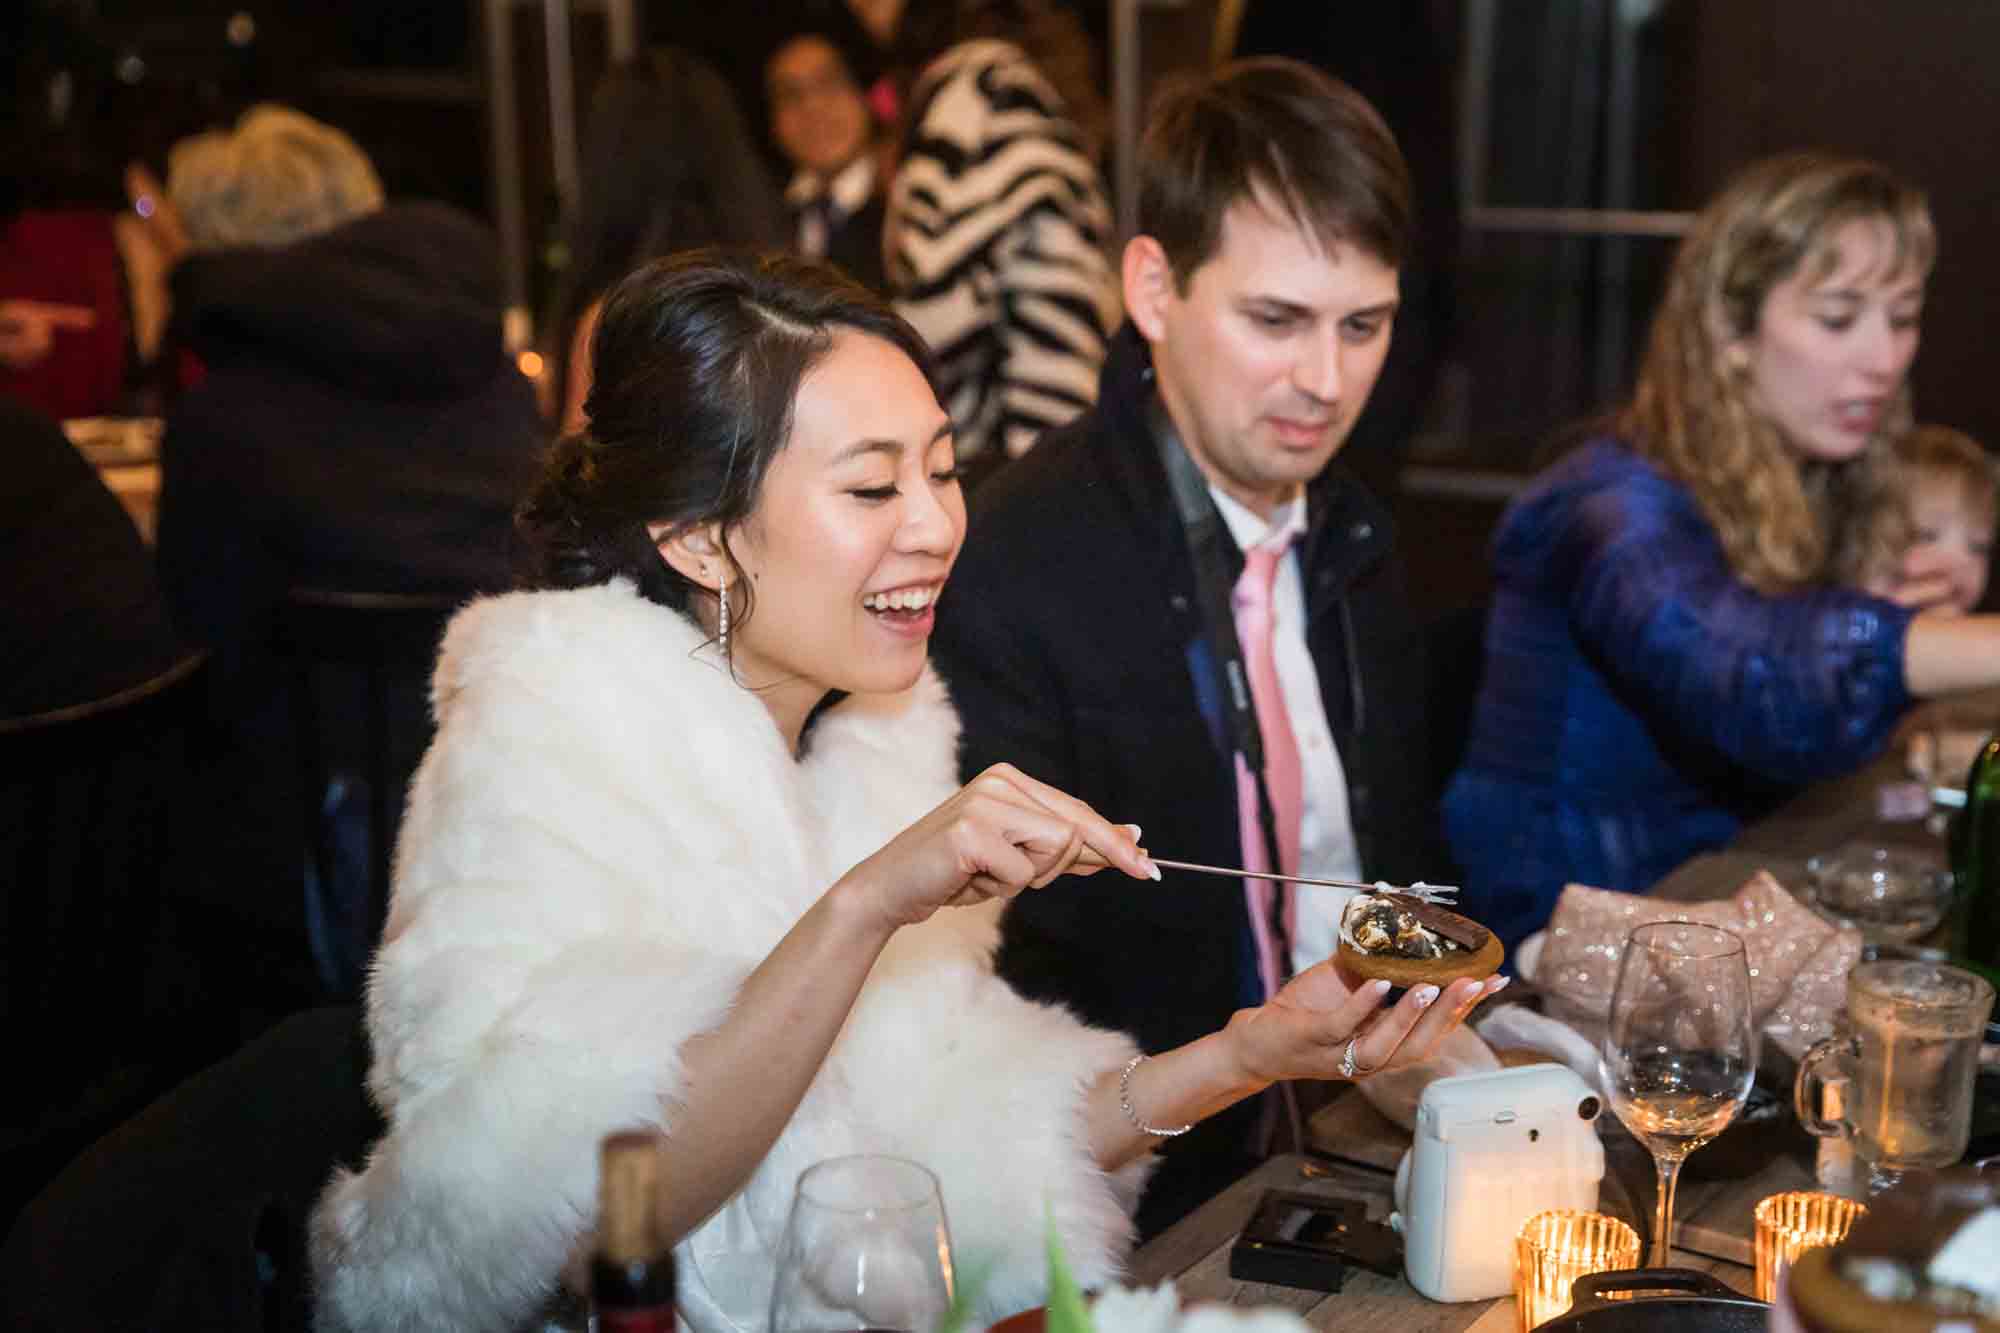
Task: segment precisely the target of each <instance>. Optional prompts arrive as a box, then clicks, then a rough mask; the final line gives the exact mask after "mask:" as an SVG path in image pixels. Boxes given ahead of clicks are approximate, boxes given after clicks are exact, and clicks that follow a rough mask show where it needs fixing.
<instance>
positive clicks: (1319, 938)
mask: <svg viewBox="0 0 2000 1333" xmlns="http://www.w3.org/2000/svg"><path fill="white" fill-rule="evenodd" d="M1208 493H1209V494H1210V495H1212V496H1214V497H1215V507H1216V508H1217V509H1219V510H1220V511H1221V512H1222V521H1223V522H1224V523H1226V524H1228V525H1229V535H1230V536H1232V537H1234V538H1235V539H1236V545H1237V546H1238V548H1240V549H1242V550H1245V551H1248V550H1250V549H1252V548H1253V547H1257V546H1262V545H1264V544H1265V543H1266V542H1271V541H1290V542H1291V550H1290V552H1288V553H1287V555H1286V557H1285V559H1284V560H1282V561H1281V562H1279V564H1278V575H1277V580H1276V582H1275V583H1274V585H1273V586H1272V589H1271V617H1272V627H1271V656H1272V659H1273V662H1274V665H1275V666H1276V667H1277V671H1278V688H1279V689H1280V690H1282V691H1283V692H1284V695H1285V716H1286V717H1287V718H1289V719H1290V720H1291V724H1292V737H1293V739H1294V740H1295V741H1297V743H1298V747H1299V788H1300V793H1301V804H1302V805H1303V806H1304V810H1303V811H1302V813H1301V817H1300V820H1299V865H1298V873H1299V874H1301V875H1312V876H1315V877H1317V878H1321V879H1352V880H1358V879H1360V878H1361V853H1360V849H1359V848H1358V847H1356V846H1355V842H1354V817H1353V815H1352V813H1351V812H1350V811H1349V810H1348V808H1347V771H1346V770H1345V769H1343V768H1342V767H1341V764H1340V751H1339V750H1338V749H1337V748H1335V746H1334V743H1333V730H1332V728H1330V727H1329V726H1327V722H1326V709H1325V708H1324V707H1322V706H1321V703H1320V696H1319V673H1318V671H1317V670H1316V669H1315V668H1314V666H1313V660H1312V651H1311V650H1310V649H1309V648H1308V647H1307V646H1306V598H1305V579H1304V577H1303V576H1302V575H1301V574H1300V572H1299V541H1298V539H1299V538H1300V537H1303V536H1304V534H1305V530H1306V497H1305V495H1304V493H1303V492H1302V493H1300V494H1298V495H1295V496H1293V497H1292V498H1291V499H1290V500H1288V501H1286V502H1285V503H1284V504H1282V505H1279V506H1278V508H1277V510H1276V511H1275V512H1274V513H1273V514H1272V515H1271V520H1270V521H1269V522H1268V523H1267V522H1265V521H1264V519H1263V518H1262V517H1260V516H1259V515H1258V514H1256V513H1255V512H1253V511H1252V510H1251V509H1250V508H1249V507H1248V506H1246V505H1244V504H1243V503H1241V502H1240V501H1238V500H1236V499H1235V498H1233V497H1231V496H1229V495H1225V494H1224V493H1223V492H1222V491H1220V490H1217V489H1216V488H1215V487H1213V486H1211V487H1209V488H1208ZM1295 892H1296V895H1297V896H1296V906H1295V909H1294V910H1295V917H1294V923H1295V924H1294V927H1293V931H1292V971H1293V972H1295V973H1297V972H1303V971H1305V970H1306V969H1307V968H1309V967H1311V966H1312V965H1313V964H1314V963H1317V962H1319V961H1320V960H1321V959H1323V958H1326V957H1328V956H1330V955H1331V954H1332V953H1333V951H1334V949H1335V948H1336V947H1337V946H1338V945H1339V943H1340V912H1341V909H1342V908H1343V907H1345V906H1346V905H1347V902H1348V899H1350V898H1351V897H1353V896H1354V895H1353V894H1352V893H1350V892H1349V891H1347V890H1344V889H1328V888H1305V887H1299V888H1297V889H1296V890H1295Z"/></svg>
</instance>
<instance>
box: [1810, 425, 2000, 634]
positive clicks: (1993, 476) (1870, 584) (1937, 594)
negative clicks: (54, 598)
mask: <svg viewBox="0 0 2000 1333" xmlns="http://www.w3.org/2000/svg"><path fill="white" fill-rule="evenodd" d="M1894 452H1895V456H1896V461H1897V462H1898V463H1899V464H1901V466H1900V467H1899V468H1897V469H1896V470H1895V471H1894V472H1893V473H1891V474H1890V475H1889V476H1887V477H1886V478H1884V479H1883V484H1880V485H1878V486H1876V487H1875V488H1874V490H1873V491H1872V493H1870V494H1868V495H1866V496H1864V497H1861V498H1860V500H1859V502H1858V503H1857V507H1856V510H1855V514H1854V519H1853V521H1852V522H1851V523H1850V524H1849V525H1848V531H1847V533H1845V534H1844V535H1843V539H1842V549H1841V551H1840V553H1839V554H1838V555H1837V556H1836V558H1835V565H1836V569H1837V571H1838V575H1839V577H1840V580H1841V581H1842V582H1843V583H1849V584H1852V585H1853V586H1855V587H1857V588H1864V589H1866V590H1867V591H1869V592H1872V593H1874V594H1875V595H1876V596H1878V597H1892V598H1897V599H1899V600H1901V599H1903V598H1904V597H1905V596H1906V595H1914V596H1917V597H1919V598H1926V599H1928V600H1925V601H1924V602H1923V605H1924V606H1925V607H1926V608H1928V609H1935V610H1939V611H1949V612H1953V613H1956V614H1958V615H1964V614H1965V613H1966V612H1968V611H1970V610H1972V609H1973V608H1974V607H1976V606H1978V605H1979V599H1980V598H1981V597H1983V596H1984V595H1985V593H1986V583H1987V577H1988V575H1989V574H1990V573H1991V572H1992V562H1993V525H1994V521H1995V518H1996V505H1995V500H1996V498H2000V464H1996V463H1995V462H1994V460H1993V457H1992V456H1991V455H1990V454H1988V453H1987V452H1986V451H1985V450H1984V449H1982V448H1981V447H1980V446H1979V442H1978V441H1977V440H1975V439H1973V438H1972V437H1971V436H1970V435H1967V434H1966V433H1965V432H1964V431H1958V430H1953V429H1952V428H1951V427H1949V426H1917V427H1914V428H1912V429H1911V430H1909V431H1907V432H1905V433H1904V434H1902V435H1899V436H1897V437H1896V442H1895V445H1894ZM1940 578H1942V580H1943V581H1942V583H1940V582H1939V579H1940ZM1906 589H1914V593H1912V594H1906V592H1905V590H1906Z"/></svg>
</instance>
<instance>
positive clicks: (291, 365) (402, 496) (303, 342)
mask: <svg viewBox="0 0 2000 1333" xmlns="http://www.w3.org/2000/svg"><path fill="white" fill-rule="evenodd" d="M168 192H169V195H170V197H171V198H172V199H173V201H174V204H175V206H176V208H177V209H178V210H179V212H180V215H181V217H182V220H183V225H184V227H185V228H186V231H187V234H188V237H189V240H190V243H191V244H192V245H193V247H194V250H193V253H192V254H191V255H190V256H189V258H188V259H187V260H185V261H184V262H183V263H182V264H181V265H180V267H179V268H178V269H177V270H176V271H175V273H174V279H173V289H174V305H175V327H176V331H177V334H178V336H179V337H181V338H183V339H184V340H185V341H186V343H187V344H188V346H190V347H191V348H192V349H193V350H194V351H195V352H196V354H197V355H199V356H200V358H201V359H202V361H203V362H204V363H205V364H206V365H207V366H208V368H209V371H210V373H209V376H208V378H207V379H206V380H205V381H204V382H203V383H202V384H201V385H200V386H199V387H198V388H196V389H195V390H193V391H191V392H190V393H188V394H187V396H186V397H185V398H183V399H182V401H181V403H180V404H179V406H178V407H177V408H176V409H175V411H174V412H173V413H172V414H171V415H170V417H169V418H168V422H167V430H166V437H165V439H164V441H163V444H162V464H163V476H162V487H161V498H160V548H159V555H160V569H161V576H162V578H163V579H164V580H165V583H166V587H167V591H168V596H169V597H170V598H171V599H172V602H173V605H174V609H175V613H176V615H177V616H178V618H179V620H180V623H181V625H182V627H183V628H184V629H185V630H187V631H188V632H189V633H190V634H191V635H193V636H195V637H196V638H197V639H198V640H200V641H201V642H203V643H206V644H209V645H212V646H217V647H220V646H225V645H227V644H229V643H231V642H232V641H234V640H235V639H236V638H237V637H238V636H240V635H242V634H243V633H244V632H245V631H246V630H247V629H248V628H249V626H250V624H251V622H252V621H253V620H254V619H255V618H256V617H257V616H258V615H260V614H262V613H263V612H266V611H268V610H269V609H270V608H271V607H272V606H274V605H275V604H276V603H277V602H278V601H279V600H281V599H282V598H283V596H284V594H285V591H286V589H288V588H290V587H293V586H298V585H305V586H312V587H331V588H343V589H354V590H364V589H365V590H373V591H382V592H391V591H394V592H404V591H408V592H417V591H443V592H448V593H462V594H466V595H469V594H470V593H471V592H473V591H475V590H477V589H481V588H490V587H496V586H504V585H505V583H506V581H507V577H508V569H509V560H510V549H509V546H508V534H509V531H510V528H509V523H510V520H509V514H510V511H511V508H512V504H513V500H514V497H515V495H516V494H517V493H518V490H519V487H520V486H521V485H522V484H523V483H524V481H525V479H526V478H527V477H528V476H531V475H532V472H533V468H534V464H535V455H536V451H537V450H538V448H539V447H540V444H541V442H542V438H543V432H542V430H541V428H540V425H539V422H538V420H537V418H536V414H535V408H534V401H533V394H532V392H531V390H530V388H529V385H528V384H527V382H526V381H525V380H524V379H523V378H522V377H521V375H520V373H519V372H518V371H517V370H516V369H515V368H514V367H513V364H512V363H511V362H510V361H509V360H508V359H507V358H506V356H505V355H504V354H503V351H502V347H501V341H500V290H499V273H498V258H497V254H496V251H495V248H494V244H493V241H492V239H491V238H490V237H489V235H488V234H487V231H486V228H485V227H484V226H483V225H481V224H480V223H478V222H475V221H474V220H472V219H470V218H467V217H464V216H463V215H461V214H458V213H456V212H455V211H453V210H451V209H449V208H446V207H445V206H443V205H439V204H413V205H398V206H395V207H385V206H384V203H383V197H382V189H381V185H380V183H379V182H378V181H377V180H376V177H375V173H374V170H373V168H372V166H371V165H370V164H369V162H368V159H367V158H366V157H365V156H364V155H363V154H362V153H361V151H360V149H358V148H357V147H355V146H354V144H353V141H352V140H350V139H348V138H347V136H346V135H344V134H341V133H340V132H339V131H337V130H335V129H333V128H331V127H330V126H325V125H321V124H319V123H318V122H315V121H313V120H311V119H310V118H308V117H306V116H303V115H300V114H299V113H297V112H294V111H290V110H287V109H285V108H282V107H259V108H257V109H255V110H253V111H251V112H250V113H249V114H248V115H246V116H245V117H244V118H243V119H242V121H241V122H239V124H238V125H237V126H236V128H235V129H234V130H233V131H218V132H215V133H212V134H208V135H203V136H201V137H200V138H198V139H195V140H193V141H191V142H189V143H187V144H184V145H181V146H179V147H177V148H176V149H175V150H174V153H173V156H172V158H171V163H170V168H169V184H168Z"/></svg>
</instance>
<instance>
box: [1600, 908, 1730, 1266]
mask: <svg viewBox="0 0 2000 1333" xmlns="http://www.w3.org/2000/svg"><path fill="white" fill-rule="evenodd" d="M1601 1067H1602V1070H1603V1081H1604V1088H1605V1091H1606V1093H1607V1094H1608V1095H1609V1096H1610V1098H1611V1109H1612V1110H1614V1111H1616V1112H1617V1113H1618V1118H1619V1119H1620V1120H1621V1121H1623V1122H1624V1124H1625V1128H1627V1129H1629V1130H1630V1131H1632V1135H1633V1137H1634V1138H1636V1139H1638V1140H1639V1141H1640V1142H1641V1143H1643V1144H1645V1145H1646V1148H1647V1150H1648V1151H1649V1152H1651V1153H1652V1154H1653V1166H1654V1169H1655V1170H1656V1171H1657V1172H1658V1173H1659V1181H1660V1188H1659V1195H1660V1199H1659V1209H1658V1214H1657V1216H1656V1217H1655V1218H1654V1222H1653V1245H1652V1252H1651V1255H1650V1257H1649V1259H1648V1261H1647V1262H1648V1264H1649V1266H1651V1267H1654V1268H1664V1267H1667V1266H1668V1264H1669V1262H1670V1261H1669V1259H1668V1257H1667V1252H1668V1248H1669V1246H1668V1241H1669V1238H1670V1237H1671V1236H1672V1234H1673V1221H1674V1184H1675V1182H1676V1180H1678V1179H1679V1177H1680V1171H1681V1163H1682V1162H1684V1161H1686V1160H1687V1155H1688V1154H1689V1153H1691V1152H1693V1151H1694V1150H1695V1149H1696V1148H1699V1147H1701V1145H1702V1144H1704V1143H1707V1142H1708V1141H1709V1140H1710V1139H1712V1138H1714V1137H1715V1136H1716V1135H1718V1134H1720V1133H1721V1132H1722V1131H1723V1130H1724V1129H1725V1128H1726V1127H1727V1126H1728V1124H1729V1122H1730V1121H1732V1120H1734V1119H1735V1118H1736V1113H1737V1112H1738V1111H1741V1110H1742V1109H1743V1102H1744V1100H1745V1099H1746V1098H1747V1097H1749V1095H1750V1084H1751V1082H1752V1080H1753V1079H1755V1077H1756V1074H1757V1036H1756V1033H1755V1032H1754V1031H1753V1030H1752V1027H1751V1019H1750V969H1749V966H1748V964H1747V963H1746V962H1745V961H1744V955H1743V941H1742V939H1741V938H1740V937H1738V936H1737V935H1736V934H1734V933H1733V932H1731V931H1727V930H1720V929H1717V928H1716V927H1714V926H1701V925H1694V924H1692V923H1689V922H1680V921H1655V922H1652V923H1650V924H1647V925H1643V926H1640V927H1639V928H1638V929H1636V930H1634V931H1633V932H1632V933H1631V934H1630V935H1629V936H1627V937H1626V940H1625V952H1624V957H1623V958H1621V959H1620V960H1619V963H1618V985H1617V988H1616V989H1615V990H1613V992H1612V995H1611V1023H1610V1026H1609V1027H1608V1028H1607V1029H1606V1031H1605V1034H1604V1049H1603V1052H1602V1056H1601Z"/></svg>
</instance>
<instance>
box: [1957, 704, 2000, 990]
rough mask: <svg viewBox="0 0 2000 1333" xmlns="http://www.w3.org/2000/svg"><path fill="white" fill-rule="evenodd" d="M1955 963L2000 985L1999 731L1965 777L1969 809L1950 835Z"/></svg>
mask: <svg viewBox="0 0 2000 1333" xmlns="http://www.w3.org/2000/svg"><path fill="white" fill-rule="evenodd" d="M1951 870H1952V876H1953V878H1954V880H1955V881H1956V883H1957V890H1958V901H1957V903H1956V904H1955V907H1954V912H1953V928H1952V933H1951V954H1952V961H1953V962H1955V963H1958V964H1959V965H1960V966H1962V967H1968V968H1971V969H1972V970H1973V971H1975V972H1977V973H1979V974H1980V975H1981V976H1983V977H1985V978H1986V979H1987V980H1988V981H1990V982H1992V983H1993V984H1994V985H1995V986H1997V987H2000V733H1995V734H1994V735H1993V736H1992V737H1991V738H1990V739H1988V740H1987V742H1986V744H1985V745H1983V746H1981V747H1980V750H1979V754H1978V756H1977V757H1976V758H1975V759H1974V760H1973V761H1972V768H1971V770H1970V771H1968V772H1967V773H1966V775H1965V808H1964V809H1963V810H1962V811H1960V812H1959V816H1958V823H1957V826H1956V827H1955V828H1954V829H1953V831H1952V848H1951Z"/></svg>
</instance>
